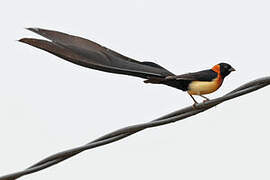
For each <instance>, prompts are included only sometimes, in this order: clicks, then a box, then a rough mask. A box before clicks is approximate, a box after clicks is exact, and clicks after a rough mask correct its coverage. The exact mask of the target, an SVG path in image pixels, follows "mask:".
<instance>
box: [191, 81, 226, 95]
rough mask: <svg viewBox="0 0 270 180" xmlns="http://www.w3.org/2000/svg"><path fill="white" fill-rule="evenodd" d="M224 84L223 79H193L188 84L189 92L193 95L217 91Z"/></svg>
mask: <svg viewBox="0 0 270 180" xmlns="http://www.w3.org/2000/svg"><path fill="white" fill-rule="evenodd" d="M221 84H222V80H218V79H215V80H213V81H210V82H207V81H193V82H191V83H190V84H189V86H188V93H189V94H191V95H203V94H209V93H212V92H214V91H216V90H217V89H218V88H219V87H220V86H221Z"/></svg>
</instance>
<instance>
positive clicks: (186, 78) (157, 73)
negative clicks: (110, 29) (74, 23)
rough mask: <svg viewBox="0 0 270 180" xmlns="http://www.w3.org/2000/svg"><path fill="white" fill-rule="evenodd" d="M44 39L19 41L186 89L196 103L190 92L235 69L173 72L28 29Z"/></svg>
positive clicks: (211, 86) (204, 89) (207, 89)
mask: <svg viewBox="0 0 270 180" xmlns="http://www.w3.org/2000/svg"><path fill="white" fill-rule="evenodd" d="M27 30H30V31H32V32H34V33H36V34H39V35H41V36H43V37H44V38H46V39H47V40H43V39H36V38H22V39H20V40H19V41H20V42H23V43H26V44H28V45H31V46H34V47H36V48H39V49H42V50H45V51H47V52H49V53H51V54H54V55H56V56H58V57H60V58H62V59H65V60H67V61H69V62H72V63H74V64H77V65H80V66H84V67H87V68H91V69H95V70H100V71H105V72H109V73H116V74H123V75H129V76H135V77H139V78H143V79H144V82H145V83H151V84H163V85H167V86H170V87H173V88H176V89H179V90H182V91H184V92H187V93H188V94H189V96H190V97H191V98H192V100H193V101H194V105H195V104H198V102H197V101H196V100H195V98H194V97H193V95H198V96H201V97H202V98H204V99H205V100H204V102H205V101H208V100H209V98H207V97H206V96H204V95H205V94H210V93H212V92H215V91H216V90H217V89H219V88H220V86H221V85H222V84H223V81H224V79H225V77H227V76H228V75H229V74H230V73H231V72H233V71H235V69H234V68H233V67H232V66H231V65H230V64H228V63H225V62H222V63H219V64H216V65H215V66H213V67H212V68H211V69H207V70H202V71H198V72H192V73H185V74H181V75H175V74H174V73H172V72H170V71H169V70H167V69H165V68H164V67H162V66H161V65H159V64H156V63H154V62H151V61H137V60H135V59H132V58H129V57H127V56H124V55H122V54H120V53H118V52H116V51H113V50H111V49H109V48H106V47H104V46H102V45H99V44H97V43H95V42H93V41H91V40H88V39H85V38H82V37H78V36H74V35H69V34H66V33H63V32H59V31H54V30H47V29H42V28H27Z"/></svg>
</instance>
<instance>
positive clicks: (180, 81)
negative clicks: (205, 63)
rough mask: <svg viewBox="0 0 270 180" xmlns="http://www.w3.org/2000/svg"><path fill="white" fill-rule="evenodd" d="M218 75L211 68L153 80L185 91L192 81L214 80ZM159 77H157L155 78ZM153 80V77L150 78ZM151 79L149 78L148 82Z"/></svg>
mask: <svg viewBox="0 0 270 180" xmlns="http://www.w3.org/2000/svg"><path fill="white" fill-rule="evenodd" d="M217 76H218V74H217V73H216V72H215V71H213V70H211V69H209V70H204V71H199V72H194V73H187V74H182V75H177V76H168V77H166V78H164V79H162V80H160V81H158V82H155V81H153V82H152V83H162V84H166V85H168V86H171V87H174V88H177V89H181V90H183V91H187V90H188V86H189V83H191V82H192V81H212V80H213V79H215V78H216V77H217ZM153 79H157V78H153ZM150 80H151V79H150ZM148 81H149V80H147V82H148Z"/></svg>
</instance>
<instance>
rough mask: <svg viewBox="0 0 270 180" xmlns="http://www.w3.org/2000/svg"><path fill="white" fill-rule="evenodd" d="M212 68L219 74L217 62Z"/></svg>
mask: <svg viewBox="0 0 270 180" xmlns="http://www.w3.org/2000/svg"><path fill="white" fill-rule="evenodd" d="M212 70H213V71H215V72H216V73H218V74H220V65H219V64H217V65H215V66H214V67H212Z"/></svg>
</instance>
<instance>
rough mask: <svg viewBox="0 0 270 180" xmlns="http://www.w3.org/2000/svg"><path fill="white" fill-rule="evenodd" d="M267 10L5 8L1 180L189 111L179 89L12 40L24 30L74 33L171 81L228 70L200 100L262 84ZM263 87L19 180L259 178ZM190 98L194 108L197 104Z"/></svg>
mask: <svg viewBox="0 0 270 180" xmlns="http://www.w3.org/2000/svg"><path fill="white" fill-rule="evenodd" d="M269 6H270V4H269V1H261V0H256V1H255V0H253V1H244V0H242V1H241V0H226V1H216V0H215V1H214V0H212V1H211V0H205V1H200V0H189V1H169V0H167V1H157V0H148V1H143V0H133V1H126V0H114V1H105V0H93V1H92V0H90V1H81V0H76V1H72V2H68V1H53V0H46V1H34V0H31V1H14V0H10V1H4V2H2V3H1V7H0V19H1V35H0V36H1V37H0V38H1V60H0V83H1V87H0V122H1V125H0V142H1V148H0V175H4V174H7V173H11V172H15V171H18V170H23V169H25V168H26V167H28V166H30V165H32V164H33V163H35V162H37V161H39V160H41V159H42V158H44V157H46V156H48V155H51V154H54V153H56V152H58V151H62V150H66V149H68V148H72V147H76V146H79V145H83V144H85V143H87V142H90V141H91V140H93V139H95V138H97V137H99V136H101V135H103V134H105V133H108V132H110V131H113V130H116V129H118V128H121V127H125V126H127V125H132V124H137V123H141V122H147V121H150V120H152V119H154V118H156V117H159V116H161V115H163V114H166V113H169V112H172V111H174V110H177V109H180V108H183V107H185V106H188V105H191V104H192V103H193V102H192V99H191V98H190V97H189V96H188V95H187V94H186V93H183V92H182V91H179V90H176V89H173V88H170V87H165V86H161V85H150V84H144V83H143V82H142V79H139V78H133V77H129V76H123V75H115V74H109V73H104V72H99V71H95V70H90V69H87V68H83V67H80V66H77V65H74V64H72V63H69V62H66V61H64V60H61V59H60V58H58V57H55V56H53V55H51V54H49V53H46V52H44V51H41V50H38V49H36V48H33V47H30V46H28V45H26V44H22V43H19V42H17V41H16V40H18V39H20V38H22V37H39V36H37V35H35V34H33V33H32V32H28V31H27V30H25V29H24V28H25V27H41V28H47V29H54V30H59V31H63V32H66V33H70V34H74V35H79V36H82V37H85V38H88V39H91V40H94V41H96V42H98V43H100V44H102V45H104V46H106V47H109V48H111V49H113V50H116V51H117V52H120V53H122V54H124V55H127V56H129V57H132V58H135V59H138V60H147V61H154V62H156V63H159V64H161V65H162V66H164V67H166V68H168V69H169V70H170V71H172V72H174V73H175V74H182V73H186V72H192V71H198V70H203V69H207V68H211V67H212V66H213V65H215V64H217V63H219V62H227V63H230V64H231V65H232V66H233V67H234V68H235V69H236V70H237V71H236V72H234V73H232V74H231V75H230V76H229V77H227V79H226V80H225V82H224V83H223V86H222V87H221V88H220V89H219V90H218V91H217V92H215V93H213V94H211V95H209V96H208V97H209V98H215V97H219V96H221V95H224V94H225V93H227V92H229V91H231V90H233V89H234V88H236V87H238V86H240V85H241V84H243V83H245V82H248V81H250V80H253V79H256V78H259V77H263V76H268V75H269V65H270V26H269V22H270V21H269V17H270V11H269ZM269 90H270V88H269V87H267V88H264V89H262V90H259V91H257V92H255V93H252V94H249V95H246V96H243V97H241V98H238V99H234V100H231V101H228V102H226V103H224V104H221V105H219V106H217V107H216V108H213V109H211V110H209V111H206V112H204V113H201V114H199V115H196V116H193V117H191V118H188V119H186V120H184V121H180V122H177V123H174V124H171V125H167V126H162V127H158V128H153V129H150V130H146V131H143V132H140V133H138V134H136V135H133V136H131V137H128V138H127V139H124V140H121V141H119V142H116V143H113V144H110V145H106V146H103V147H99V148H97V149H93V150H90V151H87V152H84V153H82V154H80V155H77V156H75V157H73V158H71V159H69V160H67V161H64V162H62V163H61V164H58V165H56V166H54V167H51V168H49V169H46V170H43V171H41V172H38V173H35V174H32V175H28V176H25V177H23V178H21V179H27V180H34V179H35V180H36V179H38V180H47V179H70V180H72V179H118V180H126V179H130V180H137V179H160V180H161V179H185V180H197V179H207V180H216V179H269V178H270V173H269V169H270V164H269V162H270V154H269V152H270V146H269V137H270V131H269V128H270V122H269V102H268V100H269V98H270V91H269ZM197 99H198V100H202V99H200V98H197Z"/></svg>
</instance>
